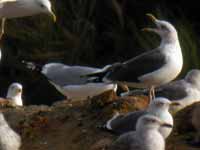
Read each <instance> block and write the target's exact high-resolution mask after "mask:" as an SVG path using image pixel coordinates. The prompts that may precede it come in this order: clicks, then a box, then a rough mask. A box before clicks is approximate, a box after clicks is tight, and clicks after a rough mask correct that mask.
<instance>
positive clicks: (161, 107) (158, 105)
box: [148, 97, 180, 112]
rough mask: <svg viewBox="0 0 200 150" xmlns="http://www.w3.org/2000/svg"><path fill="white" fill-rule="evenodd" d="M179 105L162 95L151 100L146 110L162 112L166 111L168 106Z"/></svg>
mask: <svg viewBox="0 0 200 150" xmlns="http://www.w3.org/2000/svg"><path fill="white" fill-rule="evenodd" d="M177 105H180V104H179V103H178V102H172V101H170V100H168V99H167V98H164V97H157V98H155V99H154V100H152V101H151V103H150V105H149V108H148V111H149V112H155V111H157V112H162V111H168V110H169V108H170V106H177Z"/></svg>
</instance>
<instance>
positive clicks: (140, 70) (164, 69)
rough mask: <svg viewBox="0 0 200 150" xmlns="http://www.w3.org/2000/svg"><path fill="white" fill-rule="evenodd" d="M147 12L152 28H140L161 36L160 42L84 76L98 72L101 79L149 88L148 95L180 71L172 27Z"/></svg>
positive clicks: (179, 61)
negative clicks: (101, 70)
mask: <svg viewBox="0 0 200 150" xmlns="http://www.w3.org/2000/svg"><path fill="white" fill-rule="evenodd" d="M147 16H148V17H149V18H150V19H151V20H152V21H153V22H154V23H155V25H156V28H144V29H143V30H144V31H151V32H154V33H156V34H158V35H159V36H160V37H161V43H160V45H159V46H158V47H157V48H156V49H153V50H151V51H148V52H145V53H143V54H141V55H139V56H136V57H134V58H132V59H130V60H128V61H125V62H123V63H115V64H114V65H112V66H111V67H109V68H108V69H107V70H105V71H104V72H99V73H94V74H88V75H86V76H88V77H91V76H100V75H101V76H102V74H104V77H103V81H105V82H115V83H124V84H127V85H128V86H129V87H134V88H150V95H151V97H155V96H154V87H157V86H160V85H163V84H166V83H168V82H170V81H171V80H173V79H175V78H176V77H177V75H178V74H179V73H180V72H181V70H182V66H183V58H182V52H181V47H180V44H179V39H178V35H177V31H176V29H175V27H174V26H173V25H172V24H171V23H169V22H167V21H164V20H158V19H156V18H155V17H154V16H153V15H151V14H147Z"/></svg>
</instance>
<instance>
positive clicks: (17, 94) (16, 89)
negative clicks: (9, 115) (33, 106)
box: [0, 83, 23, 106]
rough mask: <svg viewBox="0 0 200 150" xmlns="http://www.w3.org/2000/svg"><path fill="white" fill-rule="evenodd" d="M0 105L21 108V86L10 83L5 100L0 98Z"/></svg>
mask: <svg viewBox="0 0 200 150" xmlns="http://www.w3.org/2000/svg"><path fill="white" fill-rule="evenodd" d="M0 103H1V105H4V104H7V103H8V104H9V105H12V106H23V101H22V85H21V84H20V83H12V84H11V85H10V86H9V88H8V92H7V96H6V99H5V98H0Z"/></svg>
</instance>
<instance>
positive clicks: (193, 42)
mask: <svg viewBox="0 0 200 150" xmlns="http://www.w3.org/2000/svg"><path fill="white" fill-rule="evenodd" d="M52 3H53V9H54V11H55V13H56V15H57V23H55V24H54V23H53V21H52V20H51V18H50V17H48V16H45V15H39V16H33V17H28V18H20V19H12V20H9V21H8V22H7V26H6V34H5V35H4V37H3V41H2V42H1V47H2V51H3V57H2V61H1V66H0V82H1V89H0V94H1V95H2V96H4V95H5V93H6V90H7V87H8V85H9V84H10V83H11V82H13V81H17V82H21V83H22V84H23V85H24V99H25V101H26V104H30V103H31V104H42V103H44V104H51V103H52V102H53V101H56V100H60V99H63V96H62V95H60V94H59V93H58V92H57V91H56V90H55V89H54V88H53V87H52V86H51V85H49V83H48V82H47V81H46V79H45V78H44V77H42V76H41V75H40V74H39V73H37V72H34V73H33V72H31V71H29V70H27V69H26V68H25V67H24V65H23V64H21V61H22V60H28V61H34V62H36V63H39V64H45V63H47V62H63V63H66V64H70V65H88V66H95V67H102V66H104V65H106V64H108V63H113V62H116V61H124V60H126V59H129V58H131V57H133V56H136V55H138V54H140V53H142V52H144V51H146V50H150V49H151V48H154V47H156V46H157V45H158V44H159V38H158V37H157V36H156V35H154V34H151V33H142V32H141V31H140V29H141V28H143V27H146V26H147V25H150V26H151V24H150V23H149V21H148V20H147V18H146V17H145V14H146V13H153V14H154V15H155V16H157V17H158V18H161V19H166V20H169V21H170V22H172V23H173V24H174V25H175V27H176V28H177V30H178V32H179V38H180V41H181V47H182V49H183V54H184V69H183V71H182V74H181V75H184V74H185V72H187V71H188V70H189V69H191V68H199V67H200V61H199V56H200V54H199V53H200V52H199V46H200V45H199V44H200V42H199V39H200V38H199V36H200V30H199V26H200V22H199V20H200V15H199V14H198V13H196V12H198V10H199V5H198V4H197V2H193V3H191V2H190V1H179V0H178V1H172V2H171V1H167V0H159V1H155V0H143V1H136V0H62V1H61V0H53V1H52Z"/></svg>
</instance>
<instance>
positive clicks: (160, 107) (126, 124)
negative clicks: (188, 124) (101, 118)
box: [104, 97, 179, 138]
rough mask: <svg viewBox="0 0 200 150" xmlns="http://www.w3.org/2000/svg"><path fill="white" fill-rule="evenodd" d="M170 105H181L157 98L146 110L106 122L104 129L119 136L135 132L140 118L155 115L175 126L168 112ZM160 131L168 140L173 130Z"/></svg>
mask: <svg viewBox="0 0 200 150" xmlns="http://www.w3.org/2000/svg"><path fill="white" fill-rule="evenodd" d="M170 105H179V103H175V102H170V101H169V100H168V99H166V98H163V97H157V98H155V99H154V100H153V101H151V103H150V105H149V107H148V108H147V109H146V110H139V111H135V112H129V113H127V114H116V115H114V116H113V117H112V118H111V119H110V120H108V121H107V122H106V125H105V126H104V128H105V129H106V130H108V131H111V132H113V133H117V134H123V133H126V132H130V131H134V130H135V129H136V123H137V120H138V118H140V117H141V116H143V115H145V114H150V115H154V116H156V117H158V118H160V119H161V120H163V121H165V122H167V123H169V124H171V125H172V126H173V117H172V115H171V114H170V113H169V111H168V110H169V107H170ZM159 131H160V133H161V134H162V135H163V137H164V138H167V137H168V136H169V135H170V133H171V131H172V128H160V129H159Z"/></svg>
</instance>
